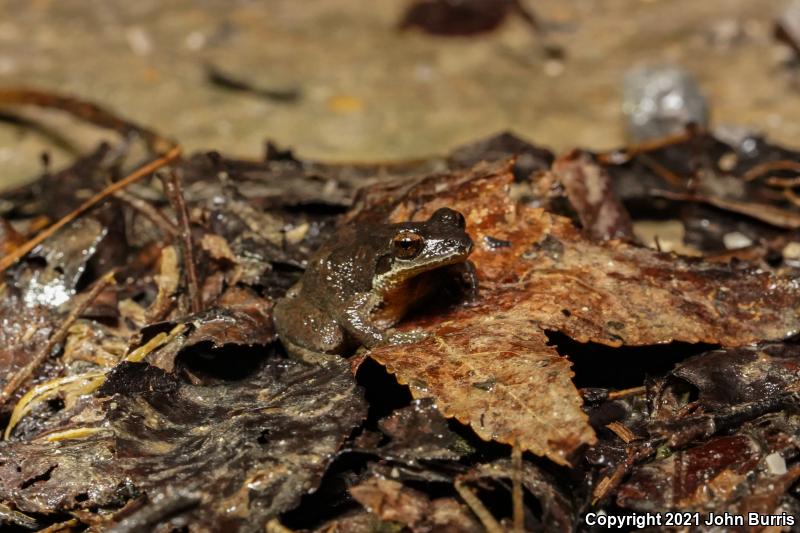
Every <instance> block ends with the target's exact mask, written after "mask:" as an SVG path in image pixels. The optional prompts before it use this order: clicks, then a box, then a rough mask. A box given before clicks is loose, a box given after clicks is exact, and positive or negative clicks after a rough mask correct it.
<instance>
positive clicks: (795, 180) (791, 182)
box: [764, 176, 800, 188]
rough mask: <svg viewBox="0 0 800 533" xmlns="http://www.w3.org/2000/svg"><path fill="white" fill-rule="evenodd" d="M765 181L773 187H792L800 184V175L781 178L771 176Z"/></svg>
mask: <svg viewBox="0 0 800 533" xmlns="http://www.w3.org/2000/svg"><path fill="white" fill-rule="evenodd" d="M764 181H765V182H766V184H767V185H771V186H772V187H784V188H791V187H797V186H800V176H794V177H792V178H780V177H778V176H770V177H768V178H767V179H766V180H764Z"/></svg>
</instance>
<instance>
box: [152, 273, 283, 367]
mask: <svg viewBox="0 0 800 533" xmlns="http://www.w3.org/2000/svg"><path fill="white" fill-rule="evenodd" d="M178 324H184V325H186V326H188V328H187V331H186V332H185V333H183V334H181V335H178V336H176V337H175V338H174V339H173V340H172V341H170V342H168V343H167V344H165V345H164V346H163V347H161V348H159V349H158V350H155V351H154V352H152V353H150V354H149V355H148V356H147V359H146V360H147V361H148V362H149V363H151V364H153V365H155V366H157V367H159V368H162V369H164V370H166V371H168V372H172V371H173V369H174V367H175V358H176V357H177V355H178V354H179V353H180V352H182V351H183V350H186V349H187V348H190V347H192V346H195V345H197V344H200V343H208V344H210V346H211V347H212V348H220V347H223V346H229V345H233V346H266V345H268V344H270V343H272V342H273V341H274V340H275V339H276V335H275V328H274V326H273V324H272V302H271V301H269V300H265V299H263V298H261V297H259V296H257V295H256V294H254V293H253V292H252V291H250V290H247V289H239V288H232V289H229V290H228V291H226V292H225V293H224V294H223V295H222V296H221V297H220V299H219V301H218V302H217V305H216V306H214V307H212V308H210V309H207V310H205V311H203V312H201V313H199V314H198V315H189V316H186V317H183V318H182V319H181V320H178V321H172V322H168V323H159V324H153V325H151V326H149V327H148V328H145V330H144V333H146V334H147V333H149V332H150V331H151V330H152V331H156V330H162V331H163V330H166V331H169V330H172V328H174V327H175V326H176V325H178Z"/></svg>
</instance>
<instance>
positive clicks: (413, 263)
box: [373, 240, 472, 293]
mask: <svg viewBox="0 0 800 533" xmlns="http://www.w3.org/2000/svg"><path fill="white" fill-rule="evenodd" d="M458 248H459V249H458V250H454V251H453V252H451V253H449V254H446V255H441V254H436V255H429V256H428V257H426V256H425V255H421V256H418V257H416V258H414V259H410V260H403V259H397V258H395V259H393V260H392V265H391V267H390V268H389V269H388V270H387V271H386V272H385V273H382V274H378V275H376V276H375V279H374V281H373V288H374V289H376V290H378V291H379V292H381V293H388V292H391V291H392V290H393V289H396V288H397V287H400V286H402V285H404V284H405V283H406V282H408V281H409V280H411V279H413V278H415V277H417V276H419V275H421V274H424V273H426V272H432V271H434V270H439V269H440V268H444V267H447V266H450V265H454V264H457V263H463V262H464V261H466V260H467V258H468V257H469V254H470V253H471V252H472V240H469V241H468V242H465V243H464V245H463V246H462V247H458Z"/></svg>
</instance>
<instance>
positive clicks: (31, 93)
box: [0, 87, 175, 154]
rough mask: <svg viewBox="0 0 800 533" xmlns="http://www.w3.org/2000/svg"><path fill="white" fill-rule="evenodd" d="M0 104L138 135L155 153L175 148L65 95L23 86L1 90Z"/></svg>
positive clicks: (156, 137) (126, 121) (152, 135)
mask: <svg viewBox="0 0 800 533" xmlns="http://www.w3.org/2000/svg"><path fill="white" fill-rule="evenodd" d="M0 104H23V105H24V104H28V105H35V106H38V107H49V108H51V109H58V110H61V111H65V112H67V113H69V114H71V115H72V116H74V117H77V118H79V119H81V120H85V121H86V122H88V123H90V124H94V125H95V126H99V127H101V128H108V129H111V130H114V131H116V132H117V133H119V134H121V135H124V136H128V135H130V134H132V133H135V134H136V135H138V136H139V137H141V138H142V139H143V140H144V142H145V143H147V146H148V148H150V150H152V151H153V152H154V153H156V154H161V153H163V152H166V151H167V150H169V149H170V148H171V147H173V146H174V145H175V143H173V142H172V141H170V140H168V139H165V138H163V137H161V136H160V135H158V134H157V133H156V132H154V131H152V130H149V129H147V128H145V127H142V126H139V125H138V124H135V123H133V122H130V121H128V120H125V119H123V118H120V117H118V116H116V115H115V114H114V113H112V112H111V111H109V110H107V109H105V108H103V107H100V106H98V105H95V104H93V103H91V102H87V101H85V100H80V99H78V98H73V97H71V96H66V95H63V94H57V93H51V92H47V91H40V90H37V89H28V88H24V87H17V88H9V89H0Z"/></svg>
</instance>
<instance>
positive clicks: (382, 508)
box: [350, 477, 483, 533]
mask: <svg viewBox="0 0 800 533" xmlns="http://www.w3.org/2000/svg"><path fill="white" fill-rule="evenodd" d="M350 494H352V496H353V498H354V499H355V500H356V501H357V502H358V503H360V504H361V505H363V506H364V507H365V508H366V509H367V510H368V511H370V512H371V513H373V514H375V515H377V516H378V517H380V518H381V519H382V520H387V521H390V522H400V523H401V524H403V525H405V526H407V527H408V528H410V529H411V531H414V532H427V531H441V532H442V533H457V532H458V533H462V532H463V533H470V532H475V533H478V532H479V531H483V528H481V526H480V524H479V523H478V521H477V520H476V519H475V517H474V516H473V515H472V513H470V511H469V510H468V509H467V508H466V507H465V506H464V505H462V504H460V503H458V502H457V501H456V500H454V499H452V498H437V499H435V500H431V499H430V498H428V496H426V495H425V494H424V493H422V492H419V491H416V490H414V489H411V488H409V487H405V486H403V484H402V483H400V482H398V481H393V480H390V479H383V478H380V477H374V478H369V479H367V480H365V481H362V482H361V483H359V484H358V485H355V486H353V487H350Z"/></svg>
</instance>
